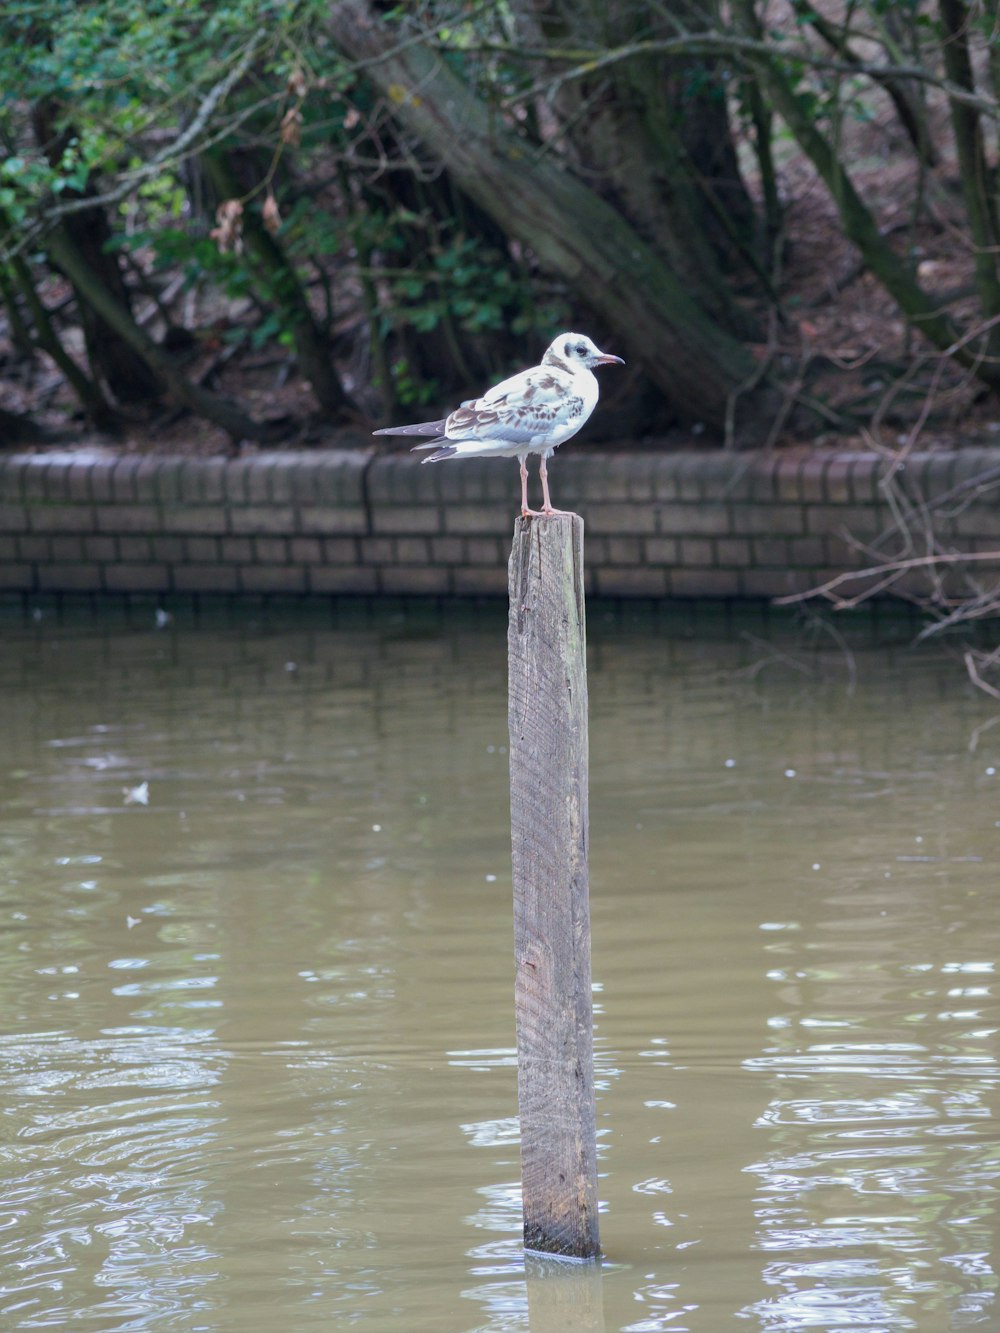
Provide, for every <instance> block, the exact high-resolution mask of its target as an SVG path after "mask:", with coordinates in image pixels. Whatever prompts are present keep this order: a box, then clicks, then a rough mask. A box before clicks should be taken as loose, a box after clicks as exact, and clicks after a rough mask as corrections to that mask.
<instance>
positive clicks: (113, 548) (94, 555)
mask: <svg viewBox="0 0 1000 1333" xmlns="http://www.w3.org/2000/svg"><path fill="white" fill-rule="evenodd" d="M82 558H83V559H84V560H100V561H106V560H117V558H118V538H117V537H84V539H83V557H82Z"/></svg>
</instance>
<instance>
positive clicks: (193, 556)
mask: <svg viewBox="0 0 1000 1333" xmlns="http://www.w3.org/2000/svg"><path fill="white" fill-rule="evenodd" d="M183 541H184V559H185V560H190V561H191V562H192V563H193V564H201V565H211V564H216V563H218V559H219V546H220V543H221V539H220V538H219V537H185V538H184V539H183Z"/></svg>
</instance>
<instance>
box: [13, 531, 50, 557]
mask: <svg viewBox="0 0 1000 1333" xmlns="http://www.w3.org/2000/svg"><path fill="white" fill-rule="evenodd" d="M17 553H18V556H19V557H20V559H21V560H34V561H39V562H41V561H45V562H48V561H50V560H51V559H52V538H51V537H47V536H44V537H43V536H36V535H34V534H32V535H30V536H26V535H23V534H22V535H21V536H19V537H18V538H17Z"/></svg>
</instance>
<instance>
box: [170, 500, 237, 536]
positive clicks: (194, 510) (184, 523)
mask: <svg viewBox="0 0 1000 1333" xmlns="http://www.w3.org/2000/svg"><path fill="white" fill-rule="evenodd" d="M161 514H162V518H161V522H160V527H161V529H162V530H163V531H164V532H175V533H181V534H186V533H192V534H206V535H208V534H213V533H214V534H221V533H223V532H226V531H227V529H228V526H229V524H228V518H229V514H228V511H227V510H225V509H221V508H219V507H218V506H217V505H186V504H178V505H164V507H163V509H162V511H161Z"/></svg>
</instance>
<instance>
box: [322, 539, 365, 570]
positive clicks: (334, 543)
mask: <svg viewBox="0 0 1000 1333" xmlns="http://www.w3.org/2000/svg"><path fill="white" fill-rule="evenodd" d="M323 559H324V561H326V563H327V564H330V565H356V564H357V563H358V538H357V537H324V538H323Z"/></svg>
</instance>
